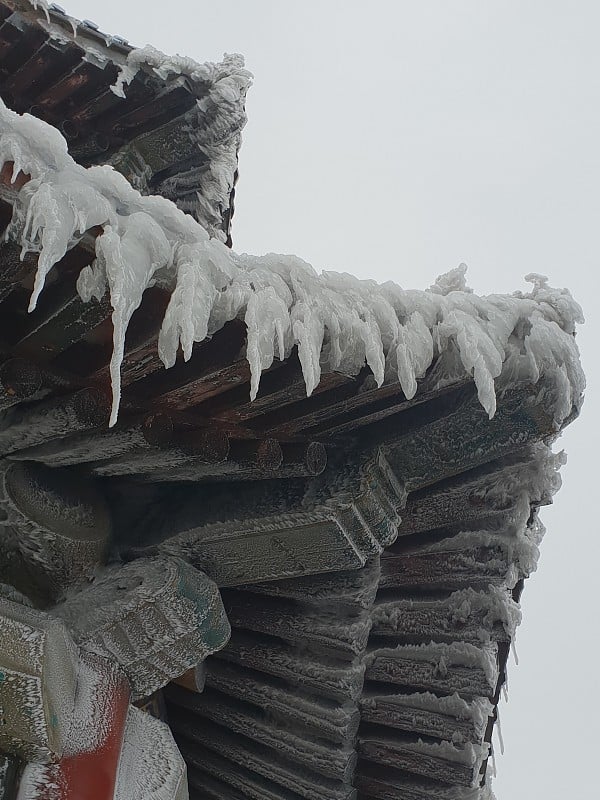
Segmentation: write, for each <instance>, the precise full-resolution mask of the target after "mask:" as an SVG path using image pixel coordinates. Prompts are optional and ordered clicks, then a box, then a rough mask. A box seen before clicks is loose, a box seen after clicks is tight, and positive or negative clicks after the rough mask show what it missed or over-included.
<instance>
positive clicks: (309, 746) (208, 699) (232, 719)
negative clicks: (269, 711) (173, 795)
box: [170, 688, 356, 783]
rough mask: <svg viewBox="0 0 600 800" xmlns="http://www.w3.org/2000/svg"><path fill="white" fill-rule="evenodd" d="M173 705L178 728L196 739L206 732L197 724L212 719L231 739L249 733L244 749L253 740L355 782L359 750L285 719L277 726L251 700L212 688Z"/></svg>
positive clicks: (300, 764) (324, 772)
mask: <svg viewBox="0 0 600 800" xmlns="http://www.w3.org/2000/svg"><path fill="white" fill-rule="evenodd" d="M171 709H172V713H171V714H170V719H171V720H172V725H173V727H174V729H175V731H176V732H179V733H182V732H183V731H185V730H187V731H189V733H190V736H191V737H192V738H193V740H195V739H196V738H197V736H199V738H200V741H202V739H203V734H197V733H196V732H195V728H197V729H200V730H201V729H202V728H204V727H205V726H207V723H208V722H212V723H215V724H217V725H219V726H220V727H221V728H224V729H226V731H227V734H226V736H228V737H230V738H231V739H235V738H236V734H237V735H239V736H241V737H247V738H248V740H250V741H248V742H247V744H248V747H246V741H244V740H242V741H241V742H240V745H241V747H240V750H242V752H247V750H249V751H252V745H251V744H250V742H253V743H256V744H258V745H260V746H263V747H265V748H269V750H271V751H273V756H274V758H276V757H277V755H278V756H279V757H280V758H281V759H287V760H288V761H289V762H291V764H295V765H298V767H304V768H306V769H307V770H311V771H314V772H315V773H318V774H319V775H323V776H325V777H327V778H333V779H337V780H340V781H343V782H346V783H350V782H351V779H352V774H353V771H354V766H355V764H356V753H355V752H354V750H353V749H352V748H350V747H338V745H337V744H335V743H330V742H328V741H326V740H325V739H321V738H317V737H314V736H310V735H308V736H307V735H306V732H305V731H304V730H302V728H301V727H298V728H295V729H293V730H292V729H291V728H288V727H287V726H286V724H285V721H284V720H281V719H280V720H279V724H278V725H277V726H273V724H272V723H271V721H270V720H268V719H265V717H264V714H263V713H262V711H261V709H260V708H257V707H256V706H253V705H252V704H250V703H246V702H242V701H239V700H236V699H234V698H229V697H227V696H226V695H223V694H221V693H220V692H217V691H214V690H213V689H210V688H209V689H206V690H205V691H204V692H203V693H202V694H198V695H194V697H193V698H190V705H189V706H188V708H186V709H185V710H184V709H183V708H181V707H173V706H171ZM190 712H191V713H190ZM232 734H233V735H232ZM205 735H206V734H204V736H205ZM276 754H277V755H276ZM242 757H244V756H242ZM298 767H296V769H298ZM299 771H300V770H299Z"/></svg>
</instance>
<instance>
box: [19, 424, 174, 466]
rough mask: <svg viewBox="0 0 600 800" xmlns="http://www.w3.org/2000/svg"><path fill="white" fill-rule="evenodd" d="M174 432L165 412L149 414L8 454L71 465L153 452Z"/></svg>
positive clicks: (21, 458) (22, 458) (47, 462)
mask: <svg viewBox="0 0 600 800" xmlns="http://www.w3.org/2000/svg"><path fill="white" fill-rule="evenodd" d="M172 434H173V422H172V419H171V418H170V417H169V416H167V415H164V414H151V415H146V416H145V417H142V418H138V419H137V420H135V421H131V420H128V421H127V422H122V421H120V422H119V423H117V425H116V426H115V427H114V428H111V429H106V428H99V429H95V430H93V431H90V432H88V431H86V432H84V433H75V434H72V435H69V436H66V437H65V438H61V439H53V440H51V441H49V442H45V443H43V444H40V445H34V446H33V447H27V448H25V449H23V450H18V451H17V452H14V453H12V454H11V455H10V458H11V459H15V460H18V461H28V460H31V461H41V462H42V463H44V464H47V465H48V466H54V467H58V466H71V465H73V464H84V463H90V462H96V461H101V460H105V459H108V458H114V457H117V456H121V455H123V454H124V453H129V452H131V451H132V450H135V451H136V452H139V451H140V450H149V451H152V452H154V448H155V446H156V444H157V443H158V442H164V441H168V440H169V438H171V436H172Z"/></svg>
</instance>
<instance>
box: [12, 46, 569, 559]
mask: <svg viewBox="0 0 600 800" xmlns="http://www.w3.org/2000/svg"><path fill="white" fill-rule="evenodd" d="M164 58H166V57H163V56H162V55H161V54H159V55H156V53H149V52H148V51H145V52H142V51H138V52H137V55H135V56H132V57H131V59H129V62H130V63H129V66H130V67H131V68H132V69H133V68H134V66H135V65H136V64H138V66H139V64H142V63H149V64H150V66H151V67H153V68H156V69H157V70H158V71H159V72H160V74H170V73H171V72H173V71H175V72H177V71H178V70H179V71H180V72H182V73H185V74H187V73H188V72H189V73H190V74H192V75H194V76H196V77H199V76H200V77H202V76H204V78H205V79H206V80H207V81H208V82H209V84H210V86H211V88H210V93H211V96H212V94H214V97H213V100H212V101H211V102H214V103H217V105H218V104H219V103H220V104H221V106H219V108H220V109H221V111H220V113H221V114H224V116H222V117H220V122H219V125H221V124H223V125H224V128H225V129H227V124H226V123H227V121H228V120H229V122H231V119H230V118H229V117H227V113H229V112H228V111H227V109H230V106H231V109H233V110H231V109H230V110H231V114H232V115H233V117H232V118H235V119H236V120H237V119H238V118H237V117H235V115H236V114H239V113H240V112H239V108H238V106H239V101H240V98H241V97H242V95H243V92H244V91H245V87H247V84H248V77H247V74H246V73H245V71H243V70H242V65H241V63H238V61H236V59H235V57H228V58H229V60H227V59H226V60H225V61H224V62H223V64H221V65H214V64H213V65H194V63H192V62H188V61H187V60H181V59H180V60H178V59H177V58H175V59H171V60H167V61H164V60H161V59H164ZM144 59H146V60H144ZM148 59H149V60H148ZM136 68H137V67H136ZM122 77H123V76H122ZM204 78H203V79H204ZM223 109H225V111H224V110H223ZM0 131H1V135H0V166H1V165H4V164H5V163H6V162H12V176H13V180H14V179H16V177H17V176H18V175H19V174H20V173H22V174H24V175H26V176H29V177H30V180H29V181H28V182H26V183H25V184H24V186H23V187H22V188H21V189H20V190H19V192H18V194H17V200H16V203H15V206H14V209H13V219H12V221H11V224H10V226H9V229H8V233H10V235H11V236H12V237H14V238H20V241H21V244H22V248H23V253H25V252H27V251H34V252H38V253H39V258H38V269H37V273H36V276H35V282H34V288H33V292H32V295H31V300H30V310H33V309H34V308H35V306H36V303H37V300H38V298H39V296H40V293H41V292H42V291H43V288H44V284H45V280H46V277H47V275H48V273H49V271H50V270H51V269H52V268H53V266H54V265H55V264H56V263H57V261H59V260H60V259H61V258H62V257H63V256H64V255H65V253H66V252H67V251H68V250H69V249H70V248H72V247H74V246H75V245H76V244H77V242H78V241H79V237H80V236H81V235H82V234H83V233H84V232H85V231H88V230H90V229H91V228H95V227H99V228H101V229H102V231H103V232H102V233H101V234H100V235H99V236H97V237H96V239H95V247H96V259H95V261H94V262H93V263H92V265H91V266H89V267H86V268H84V269H83V270H82V272H81V274H80V276H79V280H78V283H77V289H78V291H79V293H80V295H81V297H82V299H84V300H85V301H89V300H90V299H91V298H93V297H95V298H98V299H100V298H102V296H103V294H104V293H105V292H106V291H107V290H108V292H109V294H110V300H111V304H112V307H113V328H114V342H113V346H114V349H113V355H112V358H111V363H110V370H111V378H112V382H113V408H112V414H111V424H114V422H115V420H116V415H117V411H118V405H119V397H120V365H121V362H122V359H123V352H124V342H125V335H126V331H127V326H128V324H129V321H130V319H131V316H132V314H133V312H134V311H135V309H136V308H138V307H139V305H140V303H141V300H142V295H143V292H144V291H145V289H146V288H147V287H149V286H151V285H153V284H154V283H158V284H159V285H160V286H161V287H164V288H166V289H168V290H169V291H170V292H171V297H170V301H169V304H168V307H167V311H166V313H165V317H164V320H163V324H162V327H161V331H160V334H159V342H158V347H159V354H160V357H161V359H162V360H163V363H164V364H165V366H167V367H169V366H172V364H173V363H174V362H175V360H176V357H177V352H178V349H179V347H181V348H182V350H183V355H184V358H185V359H186V360H187V359H189V358H190V357H191V354H192V351H193V346H194V343H196V342H200V341H202V340H203V339H205V338H206V337H207V336H211V335H212V334H213V333H215V331H217V330H219V329H220V328H221V327H222V326H223V325H224V324H225V323H226V322H227V321H229V320H231V319H234V318H235V317H238V318H240V319H244V320H245V322H246V325H247V328H248V344H247V356H248V360H249V362H250V366H251V396H252V398H254V397H255V396H256V393H257V391H258V386H259V380H260V375H261V373H262V371H263V370H265V369H268V368H269V367H270V366H271V364H272V363H273V360H274V358H276V357H278V358H280V359H281V358H286V357H287V356H288V355H289V353H290V351H291V349H292V347H293V346H294V345H296V346H297V347H298V356H299V359H300V363H301V367H302V372H303V375H304V380H305V384H306V392H307V395H310V394H311V393H312V392H313V391H314V389H315V388H316V386H317V385H318V383H319V381H320V379H321V372H322V370H327V371H338V372H341V373H343V374H347V375H356V374H357V373H358V372H359V371H360V370H361V369H362V368H363V367H364V365H365V364H368V365H369V367H370V368H371V370H372V373H373V376H374V379H375V381H376V383H377V384H378V385H381V383H383V382H384V381H385V380H389V381H392V380H397V381H398V382H399V383H400V386H401V387H402V390H403V392H404V394H405V395H406V397H408V398H411V397H413V396H414V395H415V393H416V391H417V386H418V384H417V382H418V380H419V379H420V378H421V377H422V376H423V375H424V374H425V373H426V372H427V370H428V369H429V367H430V366H431V364H432V363H434V361H435V360H436V359H438V357H440V358H439V359H438V362H437V363H438V368H439V373H440V374H439V376H438V378H439V380H440V381H442V382H444V381H447V380H449V379H454V378H455V377H460V376H462V374H463V372H462V370H464V371H465V372H466V373H468V374H471V375H473V378H474V381H475V384H476V386H477V392H478V396H479V399H480V401H481V403H482V405H483V406H484V408H485V409H486V410H487V411H488V414H489V415H490V416H493V414H494V411H495V407H496V397H495V385H494V383H495V380H496V379H497V378H498V377H499V376H500V375H501V373H502V379H503V380H505V379H506V376H507V375H508V377H509V378H510V380H514V381H520V380H528V381H532V382H536V381H538V380H539V379H540V378H541V377H542V376H543V377H544V378H545V380H546V381H547V383H548V384H549V385H550V387H551V394H552V397H551V400H552V413H553V414H554V418H555V421H556V422H557V423H558V424H560V423H561V422H562V421H563V420H564V418H565V417H566V416H567V415H568V414H569V413H571V409H572V408H573V406H574V405H577V404H578V403H579V402H580V398H581V395H582V392H583V388H584V380H583V374H582V372H581V367H580V365H579V354H578V351H577V346H576V344H575V340H574V338H573V336H572V335H571V334H572V332H573V330H574V328H575V324H576V323H577V322H579V321H581V310H580V309H579V306H577V304H576V303H575V302H574V301H573V299H572V298H571V297H570V295H569V294H568V293H567V292H566V291H565V290H555V289H552V288H551V287H549V286H548V285H547V282H546V281H545V279H541V278H539V277H537V276H534V277H533V282H534V288H533V291H532V292H531V293H529V294H516V295H513V296H510V297H506V296H496V295H492V296H490V297H487V298H486V297H483V298H480V297H477V296H475V295H474V294H473V293H472V292H471V290H470V289H469V288H468V287H467V286H466V283H465V276H464V273H465V268H464V265H461V266H460V267H459V268H457V269H456V270H453V271H451V272H450V273H448V274H447V275H445V276H441V277H440V278H438V280H437V281H436V283H435V284H434V286H433V287H431V289H430V290H429V291H417V290H412V291H405V290H403V289H401V288H400V287H398V286H396V285H394V284H390V283H388V284H385V285H383V286H379V285H378V284H376V283H375V282H374V281H360V280H358V279H356V278H353V277H352V276H349V275H345V274H337V273H332V272H324V273H322V274H320V275H319V274H318V273H317V272H316V271H315V270H314V269H313V268H312V267H311V266H310V265H309V264H307V263H306V262H303V261H301V259H299V258H297V257H294V256H282V255H274V254H270V255H268V256H262V257H255V256H246V255H244V256H241V255H237V254H235V253H233V252H232V251H230V250H229V249H228V248H226V247H225V246H224V245H223V244H222V243H221V242H219V241H218V240H217V239H216V238H210V236H209V232H208V230H207V229H206V228H205V227H203V226H202V225H200V224H199V223H197V222H196V221H195V220H194V219H193V218H192V217H191V216H189V215H186V214H184V213H183V212H182V211H180V210H179V209H178V208H177V207H176V206H175V205H174V204H173V203H171V202H170V201H168V200H166V199H165V198H163V197H152V196H150V197H142V196H141V195H140V194H139V193H138V192H136V191H135V190H134V189H133V188H132V187H131V185H130V184H128V183H127V181H126V180H125V178H124V177H123V176H122V175H120V174H119V173H117V172H115V171H114V170H113V169H112V168H111V167H108V166H103V167H91V168H89V169H85V168H83V167H81V166H79V165H77V164H75V162H74V161H73V160H72V159H71V157H70V156H69V154H68V151H67V146H66V142H65V140H64V139H63V137H62V136H61V135H60V134H59V132H58V131H57V130H56V129H54V128H52V127H51V126H48V125H47V124H45V123H43V122H42V121H41V120H38V119H36V118H34V117H31V116H30V115H27V114H26V115H22V116H21V115H19V114H16V113H14V112H12V111H10V110H9V109H7V108H6V106H5V105H4V104H3V103H1V101H0ZM230 144H231V142H230ZM234 150H235V148H234ZM234 150H233V151H232V152H234ZM228 152H229V151H228ZM230 155H231V153H230V154H229V156H230ZM229 156H227V158H229ZM224 157H225V156H224ZM217 160H218V159H217ZM215 163H216V162H215ZM219 164H220V165H219ZM215 169H216V172H215V175H214V176H213V177H214V181H216V183H215V185H214V186H213V188H215V187H217V183H218V186H219V187H220V188H218V187H217V188H215V191H216V194H214V196H213V200H214V201H215V202H217V201H218V199H219V196H220V195H219V192H221V191H222V190H224V187H225V185H226V183H227V181H228V178H227V177H226V175H225V172H227V170H226V169H225V166H224V163H221V162H219V163H218V164H216V166H215ZM222 169H224V170H225V172H223V174H221V171H222ZM211 180H213V179H212V178H211ZM211 191H212V189H211ZM203 192H204V188H203ZM207 196H208V195H205V199H206V197H207ZM211 202H212V201H211ZM217 205H218V203H217ZM209 227H210V226H209ZM221 234H222V231H221ZM445 354H448V358H447V362H448V364H449V367H448V370H449V373H448V374H446V373H445V372H444V370H445V369H446V361H445V360H444V355H445ZM455 355H457V356H459V357H460V364H457V359H456V358H455ZM461 365H462V369H461ZM518 548H519V558H520V559H521V560H522V561H523V564H522V565H521V566H522V568H523V569H524V570H525V567H526V565H525V561H528V562H530V564H529V568H533V566H534V565H535V556H536V547H535V543H531V542H528V541H526V540H525V537H524V536H523V537H521V539H520V540H519V542H518Z"/></svg>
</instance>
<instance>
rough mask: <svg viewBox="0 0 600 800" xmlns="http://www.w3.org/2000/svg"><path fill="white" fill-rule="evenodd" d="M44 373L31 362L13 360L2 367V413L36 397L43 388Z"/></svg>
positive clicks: (0, 367)
mask: <svg viewBox="0 0 600 800" xmlns="http://www.w3.org/2000/svg"><path fill="white" fill-rule="evenodd" d="M42 380H43V378H42V373H41V371H40V369H39V368H38V367H37V366H36V365H35V364H33V363H32V362H31V361H27V360H26V359H23V358H11V359H9V360H8V361H5V362H4V364H2V365H1V366H0V411H4V410H5V409H7V408H10V407H11V406H14V405H17V404H18V403H20V402H21V401H22V400H26V399H28V398H31V397H33V396H34V395H36V394H37V393H38V392H39V391H40V389H41V387H42Z"/></svg>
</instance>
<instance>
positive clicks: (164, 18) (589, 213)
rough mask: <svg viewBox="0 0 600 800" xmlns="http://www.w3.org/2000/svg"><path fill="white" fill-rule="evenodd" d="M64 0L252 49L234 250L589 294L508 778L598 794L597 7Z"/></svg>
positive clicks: (564, 792)
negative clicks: (462, 271) (577, 392)
mask: <svg viewBox="0 0 600 800" xmlns="http://www.w3.org/2000/svg"><path fill="white" fill-rule="evenodd" d="M63 1H64V3H65V4H67V2H68V8H67V10H68V11H69V12H70V13H72V14H73V15H74V16H77V17H79V18H80V19H81V18H89V19H92V20H94V21H95V22H96V23H98V25H99V26H100V28H101V29H102V30H104V31H106V32H109V33H118V34H120V35H122V36H124V37H126V38H128V39H129V40H130V41H131V42H132V44H135V45H138V46H141V45H144V44H146V43H152V44H154V45H156V46H157V47H159V48H160V49H162V50H164V51H166V52H169V53H174V52H179V53H181V54H182V55H190V56H193V57H194V58H196V59H197V60H200V61H204V60H218V59H220V57H221V55H222V53H223V52H224V51H227V52H241V53H243V54H245V56H246V60H247V65H248V67H249V69H250V70H251V71H252V72H253V73H254V75H255V85H254V87H253V88H252V90H251V92H250V94H249V97H248V103H247V109H248V115H249V123H248V126H247V128H246V133H245V137H244V144H243V148H242V152H241V158H240V182H239V188H238V193H237V198H236V216H235V219H234V229H233V236H234V246H235V248H236V249H237V250H246V251H248V252H252V253H263V252H266V251H271V250H272V251H277V252H285V253H297V254H298V255H301V256H302V257H304V258H305V259H306V260H308V261H310V262H311V263H312V264H313V265H314V266H315V267H317V268H328V269H334V270H339V271H348V272H352V273H354V274H355V275H358V276H361V277H373V278H377V279H380V280H388V279H393V280H395V281H396V282H398V283H399V284H400V285H402V286H405V287H419V288H421V287H426V286H428V285H430V284H431V283H432V281H433V280H434V279H435V277H436V276H437V275H438V274H439V273H440V272H444V271H446V270H447V269H450V268H451V267H454V266H456V265H457V264H458V263H459V262H460V261H465V262H466V263H467V264H468V265H469V268H470V270H469V280H470V283H471V285H472V286H473V288H474V289H475V290H476V291H477V292H479V293H486V292H491V291H506V292H510V291H513V290H515V289H524V288H525V284H524V282H523V280H522V278H523V275H525V274H527V273H528V272H530V271H536V272H542V273H545V274H547V275H548V276H549V278H550V280H551V283H552V284H553V285H557V286H564V285H567V286H569V288H570V289H571V290H572V291H573V294H574V295H575V297H576V298H577V299H578V300H579V301H580V302H581V303H582V305H583V306H584V311H585V312H586V315H587V319H588V322H587V324H586V326H584V328H583V329H582V331H581V334H580V335H579V338H578V341H579V344H580V347H581V349H582V355H583V361H584V367H585V368H586V372H587V375H588V393H587V394H588V399H587V401H586V404H585V407H584V411H583V414H582V416H581V418H580V419H579V420H578V421H577V422H576V423H575V424H574V425H573V426H572V428H571V429H569V430H568V431H567V433H566V434H565V435H564V437H563V439H562V446H564V447H565V449H566V450H567V451H568V454H569V464H568V465H567V467H566V468H565V469H564V471H563V476H564V486H563V489H562V491H561V492H560V494H559V496H558V498H557V502H556V506H555V507H552V508H549V509H546V510H544V512H543V517H542V519H543V521H544V522H545V524H546V526H547V528H548V534H547V537H546V539H545V541H544V544H543V549H542V558H541V563H540V569H539V572H538V573H537V574H536V575H535V576H534V577H533V578H532V579H531V580H530V581H529V582H528V583H527V585H526V590H525V593H524V596H523V609H524V614H525V619H524V622H523V625H522V626H521V628H520V630H519V635H518V652H519V657H520V666H518V667H516V666H515V665H514V663H513V662H512V659H511V664H510V697H509V702H508V705H506V704H505V703H504V702H503V703H502V705H501V719H502V727H503V733H504V739H505V742H506V754H505V756H504V757H500V756H498V758H497V762H498V772H499V776H498V779H497V781H496V782H495V790H496V793H497V795H498V798H499V800H522V799H524V798H528V799H529V798H543V800H571V798H575V799H577V800H578V798H582V799H583V798H585V800H588V798H592V797H598V796H600V792H599V790H598V787H597V781H596V779H595V773H596V771H597V762H596V761H595V758H596V757H597V747H598V744H599V743H600V742H599V736H598V732H597V728H598V724H599V723H598V720H599V719H600V705H599V703H598V687H597V682H596V674H597V663H598V660H599V659H600V647H599V640H598V619H597V616H598V612H599V607H598V601H597V596H598V595H597V584H598V582H599V581H600V570H599V556H600V546H599V543H598V523H597V521H596V507H597V502H598V500H599V499H600V498H598V497H597V496H595V491H598V490H597V489H596V490H594V486H597V485H598V484H597V475H598V470H599V467H598V463H597V455H596V453H597V451H598V445H599V438H600V436H599V424H598V419H599V413H600V410H599V409H598V400H597V388H598V355H597V351H596V349H595V346H594V345H595V343H596V342H597V340H598V313H597V309H596V308H595V306H596V304H597V303H598V299H597V297H598V290H599V288H600V287H599V278H598V261H599V235H598V218H599V216H600V180H599V177H600V175H599V173H600V170H599V167H600V155H599V144H600V113H599V110H598V99H599V98H598V93H599V89H600V42H599V35H600V4H598V3H596V2H593V1H592V0H591V1H590V2H581V0H578V1H576V2H573V0H572V1H571V2H567V1H566V0H564V2H553V1H552V0H497V1H496V2H486V1H485V0H472V1H470V2H469V1H467V0H456V1H455V2H453V1H451V0H446V2H443V1H441V2H440V1H438V2H432V1H430V0H425V1H422V0H413V2H406V0H402V1H401V2H391V1H390V2H373V0H370V2H366V1H365V2H350V1H349V0H346V2H334V0H321V2H317V1H316V0H297V2H287V1H286V0H281V1H280V2H275V1H274V0H272V1H271V2H269V1H268V0H260V1H259V0H246V1H245V2H244V0H227V2H186V0H167V2H165V0H163V1H162V2H160V3H159V2H156V0H154V1H153V2H150V1H148V0H147V1H146V2H144V0H102V1H101V0H63ZM497 749H498V748H497Z"/></svg>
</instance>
